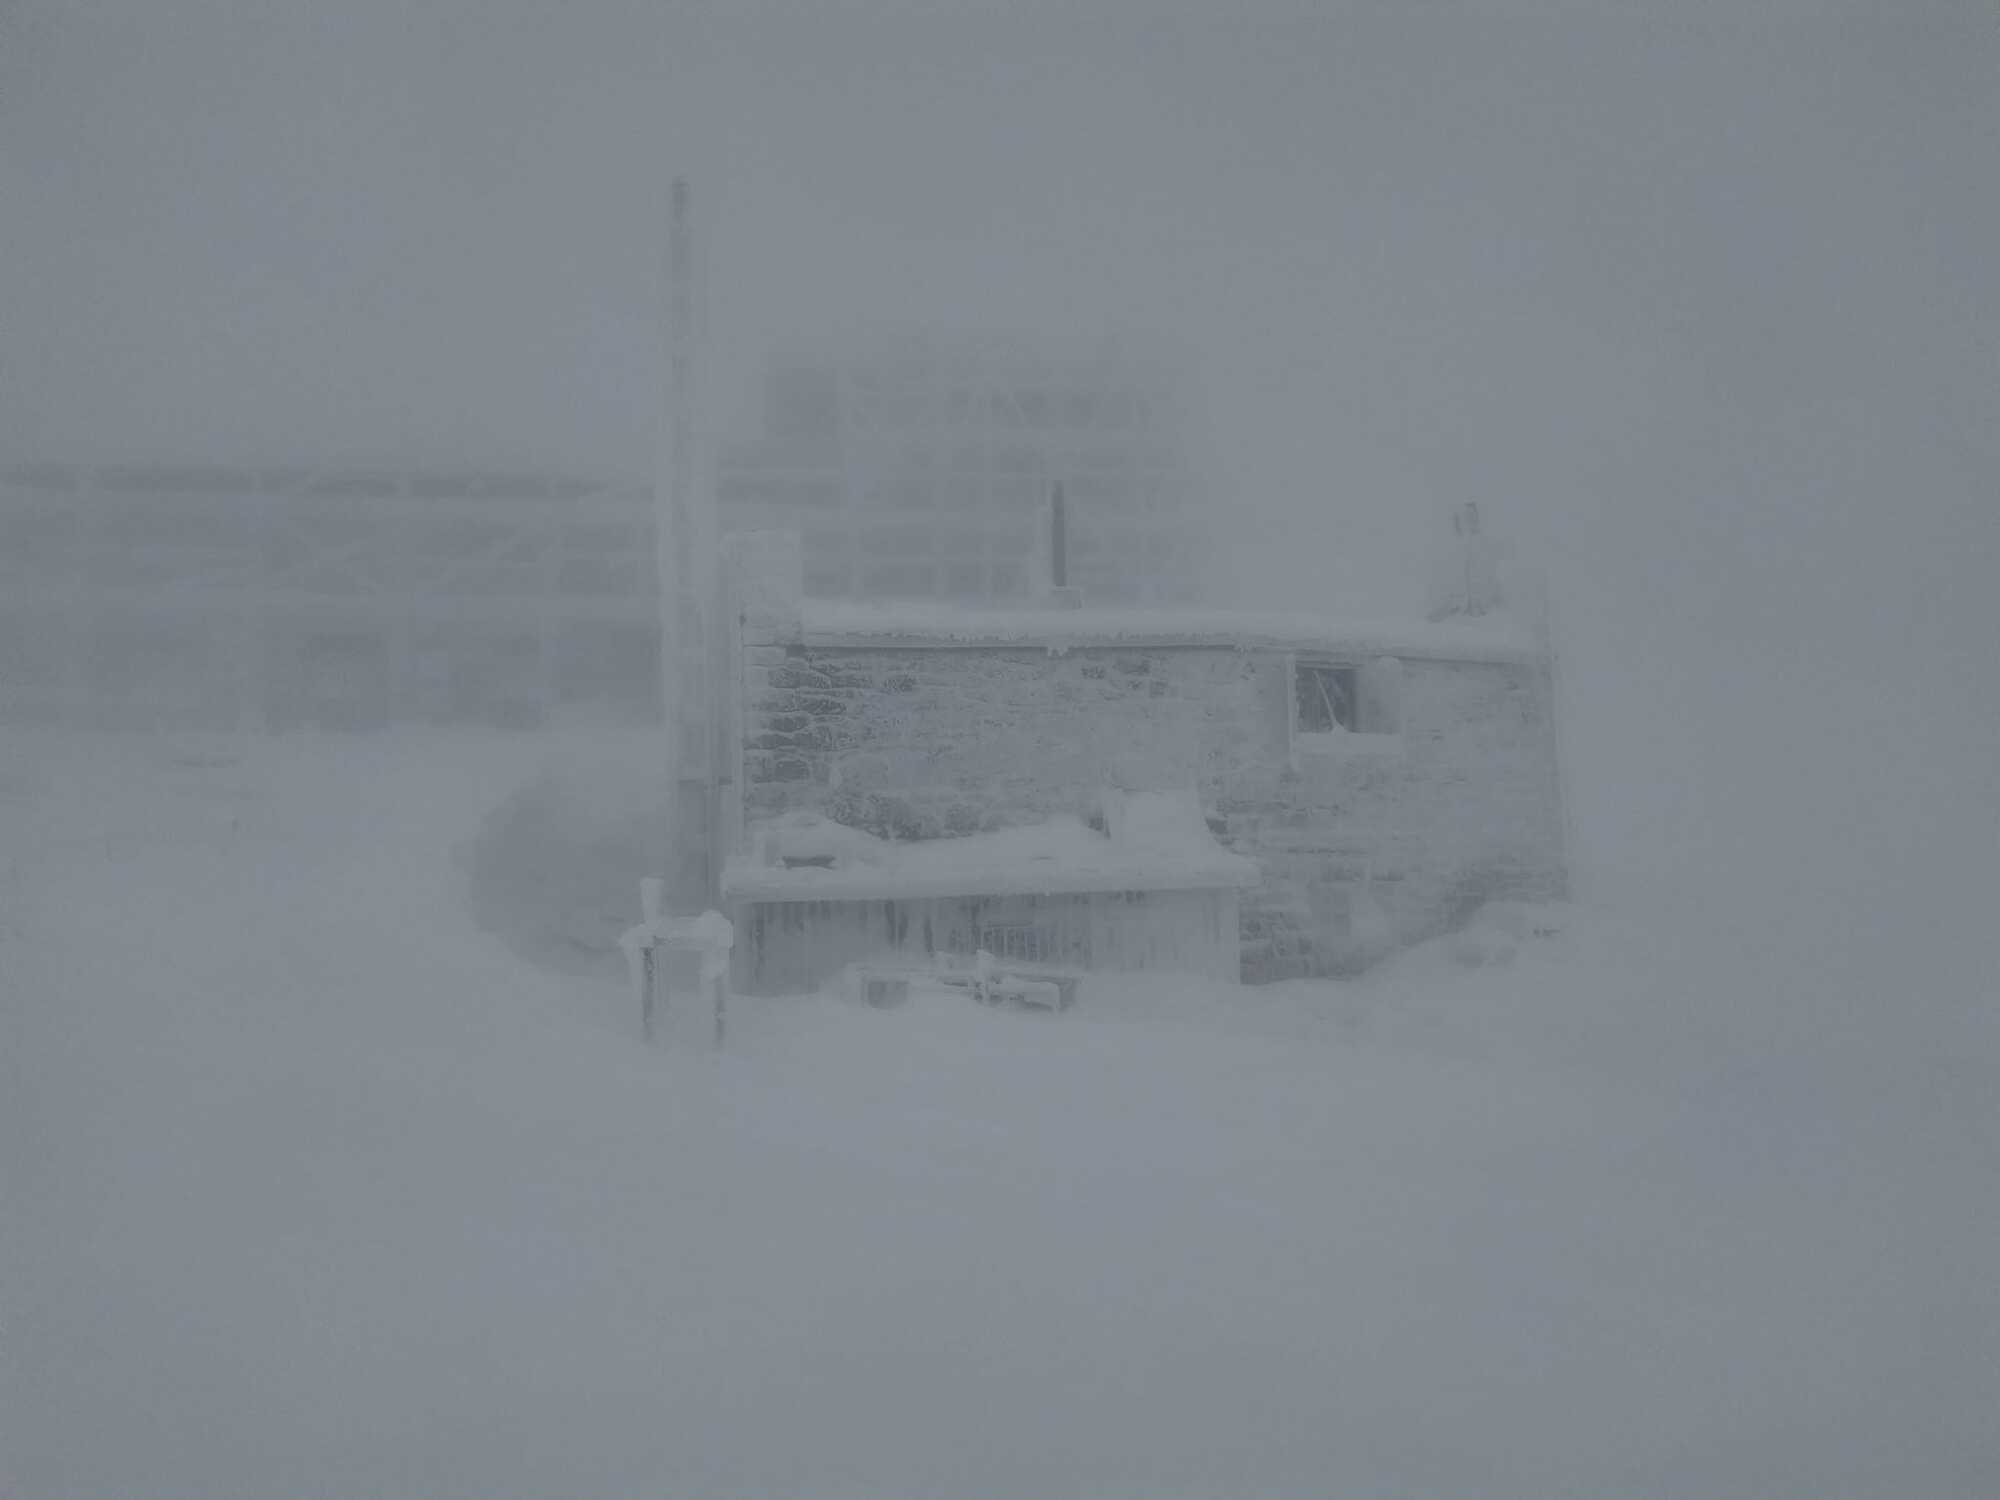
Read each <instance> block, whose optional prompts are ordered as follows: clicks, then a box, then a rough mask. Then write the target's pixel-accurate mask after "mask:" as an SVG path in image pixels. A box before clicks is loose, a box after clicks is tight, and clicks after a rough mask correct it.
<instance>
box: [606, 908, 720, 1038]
mask: <svg viewBox="0 0 2000 1500" xmlns="http://www.w3.org/2000/svg"><path fill="white" fill-rule="evenodd" d="M661 886H662V882H661V881H659V880H657V879H654V878H651V877H648V878H647V879H645V880H642V881H641V882H640V885H639V901H640V905H641V907H642V909H643V910H644V911H645V914H646V920H645V921H643V922H641V923H640V924H639V925H638V926H637V927H633V928H630V929H628V930H627V931H626V933H625V934H624V936H623V937H621V938H619V940H618V945H619V946H620V947H621V948H623V949H624V950H625V962H626V967H627V971H628V972H629V974H630V975H631V979H632V985H633V989H634V991H635V992H636V998H637V1000H638V1002H639V1006H638V1008H639V1023H640V1027H641V1029H642V1031H643V1032H644V1034H645V1037H646V1040H647V1041H649V1042H650V1041H652V1040H653V1038H654V1035H655V1033H656V1031H657V1030H658V1027H657V1026H656V1024H655V1014H656V1012H657V1010H658V1009H659V1007H658V1005H657V1003H656V996H657V994H658V986H659V984H660V982H661V974H660V952H661V950H662V949H668V950H677V951H680V952H683V953H685V952H694V953H697V954H699V955H700V960H701V970H700V973H701V978H700V984H701V988H702V989H703V990H705V991H707V992H708V996H709V1004H710V1007H711V1009H712V1011H713V1014H714V1017H715V1045H716V1047H717V1048H720V1047H721V1046H722V1045H723V1043H724V1042H725V1041H726V1040H727V1039H728V1014H727V1012H728V1004H729V954H730V950H731V949H733V948H734V947H735V946H736V929H735V927H734V926H733V925H732V924H731V923H730V921H729V919H728V918H727V917H725V916H723V914H722V913H721V912H719V911H714V910H710V911H705V912H703V913H702V914H701V915H700V916H698V917H666V916H663V915H662V914H661V912H660V899H661Z"/></svg>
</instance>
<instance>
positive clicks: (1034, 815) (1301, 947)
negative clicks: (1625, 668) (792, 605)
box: [740, 634, 1565, 981]
mask: <svg viewBox="0 0 2000 1500" xmlns="http://www.w3.org/2000/svg"><path fill="white" fill-rule="evenodd" d="M1316 654H1319V653H1316ZM1292 672H1293V659H1292V657H1291V655H1290V654H1289V653H1287V652H1285V651H1280V650H1269V649H1239V648H1237V647H1236V646H1234V645H1232V644H1230V643H1228V642H1226V641H1219V642H1217V641H1202V642H1197V643H1193V644H1183V645H1149V646H1144V647H1137V648H1129V647H1122V646H1119V645H1116V644H1103V643H1091V644H1077V645H1073V646H1068V647H1066V648H1060V649H1054V650H1051V649H1047V648H1044V647H1042V646H1012V645H1005V646H1003V645H973V644H966V643H963V642H957V641H945V640H940V641H938V642H935V643H932V642H925V643H923V644H919V645H912V646H909V647H900V646H898V647H894V648H891V647H884V646H879V645H873V644H853V645H849V644H837V645H825V644H810V643H807V642H805V641H803V640H801V639H799V638H797V637H794V638H793V639H792V640H790V641H786V640H783V639H776V638H770V637H764V638H758V637H756V636H754V635H748V634H746V636H745V638H744V640H743V645H742V657H741V678H740V689H741V702H742V719H741V730H742V741H741V744H742V756H743V762H742V781H741V788H742V797H743V811H744V813H745V814H746V815H747V816H750V817H760V816H769V815H772V814H775V813H778V812H782V811H785V810H788V809H794V808H800V809H808V810H811V811H815V812H819V813H823V814H825V815H826V816H828V817H830V818H833V819H835V820H837V821H839V822H842V823H846V824H850V825H852V826H855V827H858V828H864V829H866V830H868V831H869V832H871V833H875V834H878V835H881V836H883V837H885V838H898V839H911V838H940V837H946V836H950V835H955V834H965V833H972V832H977V831H982V830H990V829H995V828H1001V827H1008V826H1015V825H1019V824H1024V823H1030V822H1034V821H1037V820H1039V819H1042V818H1045V817H1047V816H1049V815H1051V814H1056V813H1071V814H1075V815H1077V816H1079V817H1082V818H1085V819H1086V820H1088V819H1091V818H1093V817H1095V816H1096V813H1097V807H1098V797H1099V793H1100V792H1101V791H1102V789H1103V788H1105V787H1107V786H1114V785H1117V786H1128V787H1143V786H1162V787H1164V786H1175V785H1179V786H1186V785H1190V784H1192V785H1193V786H1194V787H1195V788H1197V790H1198V791H1199V793H1200V796H1201V801H1202V805H1203V808H1204V810H1205V812H1206V813H1207V814H1208V817H1209V821H1210V826H1211V827H1212V828H1213V829H1214V830H1215V831H1216V834H1217V837H1218V839H1219V840H1220V841H1221V842H1222V843H1223V844H1224V845H1226V846H1227V847H1229V848H1231V849H1233V850H1235V851H1236V852H1238V853H1241V854H1245V855H1248V856H1250V857H1252V858H1254V859H1255V860H1257V861H1258V862H1259V864H1260V865H1261V866H1262V868H1263V871H1264V884H1263V886H1262V887H1261V888H1260V889H1258V890H1254V891H1248V892H1245V894H1244V900H1243V905H1242V939H1243V976H1244V978H1245V979H1246V980H1252V981H1262V980H1270V979H1280V978H1286V977H1291V976H1297V975H1316V974H1333V973H1343V972H1351V971H1353V970H1355V969H1358V968H1360V967H1363V966H1365V965H1366V964H1368V963H1370V962H1372V961H1374V960H1375V959H1377V958H1380V957H1382V956H1383V955H1384V954H1385V953H1387V952H1388V951H1390V950H1391V949H1393V948H1394V947H1396V946H1399V945H1401V944H1404V943H1408V942H1412V941H1416V940H1419V939H1421V938H1423V937H1425V936H1428V935H1431V934H1433V933H1436V932H1440V931H1443V930H1447V929H1448V928H1450V927H1451V926H1453V925H1454V924H1456V923H1457V922H1458V921H1460V920H1462V919H1463V918H1464V917H1465V916H1466V915H1467V914H1468V913H1469V912H1470V911H1471V910H1472V909H1473V908H1474V907H1476V906H1478V905H1479V904H1480V903H1481V902H1482V901H1485V900H1488V899H1493V898H1497V897H1509V898H1549V897H1553V896H1557V895H1560V894H1561V893H1562V891H1563V888H1564V884H1565V876H1564V869H1563V850H1562V834H1561V813H1560V805H1559V795H1558V788H1557V779H1556V758H1555V741H1554V732H1553V724H1552V717H1551V712H1550V694H1549V691H1548V681H1547V674H1546V671H1545V668H1544V666H1543V665H1542V664H1541V663H1540V662H1538V661H1535V660H1519V661H1451V660H1437V659H1430V658H1419V659H1408V660H1404V661H1403V663H1402V672H1401V682H1400V687H1399V689H1398V694H1397V696H1398V698H1399V700H1400V701H1399V703H1398V704H1397V718H1398V719H1399V721H1400V729H1399V731H1398V732H1396V733H1393V734H1383V735H1353V736H1350V737H1347V738H1346V739H1344V740H1340V741H1337V742H1335V743H1333V744H1327V743H1325V742H1323V741H1322V742H1317V743H1314V744H1312V745H1307V744H1304V743H1300V744H1295V743H1294V742H1293V741H1294V736H1293V733H1292V728H1291V708H1290V705H1291V695H1292V690H1293V689H1292Z"/></svg>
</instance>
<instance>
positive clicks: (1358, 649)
mask: <svg viewBox="0 0 2000 1500" xmlns="http://www.w3.org/2000/svg"><path fill="white" fill-rule="evenodd" d="M800 624H801V627H802V628H803V630H804V632H805V636H806V640H807V641H808V642H809V643H810V644H813V645H825V646H839V645H859V644H881V645H896V646H919V645H926V644H930V645H942V646H964V645H1037V646H1048V647H1050V648H1051V649H1061V648H1063V647H1065V646H1081V645H1131V646H1147V645H1185V644H1196V645H1217V644H1222V645H1237V646H1242V647H1244V648H1246V649H1249V648H1257V649H1267V650H1268V649H1276V650H1285V651H1290V650H1327V651H1341V652H1347V653H1351V654H1353V655H1355V656H1377V655H1387V656H1414V657H1434V658H1438V659H1441V660H1446V661H1522V660H1526V659H1528V658H1530V657H1532V656H1533V655H1534V652H1535V646H1534V641H1533V638H1532V636H1531V635H1530V634H1529V633H1528V632H1527V631H1526V630H1524V629H1523V628H1522V626H1521V625H1520V624H1519V622H1517V621H1515V620H1513V619H1511V618H1510V617H1509V616H1506V615H1492V616H1488V617H1486V618H1484V619H1482V620H1480V621H1478V622H1477V623H1471V622H1466V621H1437V622H1432V621H1425V620H1342V619H1334V618H1326V617H1322V616H1319V615H1308V614H1271V613H1257V612H1253V611H1242V610H1224V609H1202V608H1194V607H1187V608H1177V609H1139V608H1133V609H1111V608H1088V607H1086V608H1083V609H1058V608H1034V607H1029V608H1023V609H960V608H958V607H956V606H954V605H950V604H937V603H929V602H924V601H911V602H907V603H887V604H883V603H860V602H850V601H845V600H827V599H808V600H806V601H805V603H804V605H803V606H802V608H801V610H800Z"/></svg>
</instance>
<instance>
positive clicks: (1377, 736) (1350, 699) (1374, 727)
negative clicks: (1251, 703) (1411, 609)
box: [1292, 656, 1403, 750]
mask: <svg viewBox="0 0 2000 1500" xmlns="http://www.w3.org/2000/svg"><path fill="white" fill-rule="evenodd" d="M1402 698H1403V664H1402V663H1401V662H1400V661H1398V660H1397V659H1396V658H1394V657H1392V656H1382V657H1377V658H1375V659H1374V660H1372V661H1367V662H1360V663H1354V662H1340V661H1325V660H1318V661H1315V660H1312V659H1309V658H1303V657H1302V658H1298V659H1297V660H1295V661H1294V663H1293V667H1292V705H1293V706H1292V744H1293V747H1294V748H1295V749H1303V750H1336V749H1354V750H1393V749H1395V748H1396V747H1397V746H1399V745H1400V744H1401V739H1400V738H1399V732H1400V731H1401V729H1402V727H1403V710H1402Z"/></svg>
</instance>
